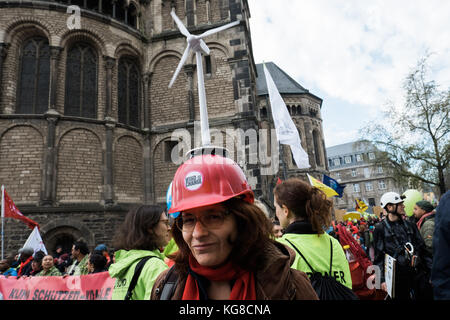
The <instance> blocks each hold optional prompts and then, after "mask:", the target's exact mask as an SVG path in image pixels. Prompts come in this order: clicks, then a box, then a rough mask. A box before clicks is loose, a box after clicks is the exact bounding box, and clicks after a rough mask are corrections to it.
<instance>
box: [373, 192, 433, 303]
mask: <svg viewBox="0 0 450 320" xmlns="http://www.w3.org/2000/svg"><path fill="white" fill-rule="evenodd" d="M404 199H405V197H404V196H400V195H399V194H398V193H395V192H387V193H385V194H383V195H382V197H381V199H380V202H381V207H382V208H383V209H385V210H386V212H387V216H386V218H385V219H384V220H382V221H381V222H379V223H378V224H377V225H376V226H375V231H374V233H373V238H374V249H375V259H374V264H375V265H377V266H378V267H379V268H380V271H381V272H380V276H381V281H380V282H381V289H382V290H384V291H387V286H386V282H385V274H384V271H385V269H384V262H385V255H386V254H388V255H389V256H391V257H392V258H394V259H396V263H395V275H394V279H393V282H394V284H393V288H394V299H401V300H404V299H422V298H423V297H422V295H421V286H423V281H425V282H426V281H428V280H427V279H426V278H424V277H423V274H424V272H423V271H424V270H429V268H430V266H431V260H430V259H429V257H427V255H426V252H425V244H424V242H423V239H422V237H421V236H420V233H419V230H418V229H417V227H416V225H415V224H413V223H411V222H410V221H408V220H407V219H405V205H404V203H403V201H404Z"/></svg>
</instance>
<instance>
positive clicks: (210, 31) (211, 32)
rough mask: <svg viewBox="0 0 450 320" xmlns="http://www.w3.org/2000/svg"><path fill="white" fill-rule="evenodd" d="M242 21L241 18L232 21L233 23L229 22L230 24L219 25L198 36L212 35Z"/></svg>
mask: <svg viewBox="0 0 450 320" xmlns="http://www.w3.org/2000/svg"><path fill="white" fill-rule="evenodd" d="M240 23H241V21H240V20H236V21H234V22H231V23H228V24H226V25H224V26H221V27H217V28H215V29H211V30H208V31H206V32H204V33H202V34H201V35H199V36H198V37H199V38H204V37H207V36H210V35H212V34H214V33H217V32H220V31H222V30H225V29H228V28H231V27H234V26H237V25H238V24H240Z"/></svg>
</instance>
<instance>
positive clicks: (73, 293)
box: [0, 271, 116, 300]
mask: <svg viewBox="0 0 450 320" xmlns="http://www.w3.org/2000/svg"><path fill="white" fill-rule="evenodd" d="M115 281H116V279H113V278H111V277H110V276H109V273H108V272H107V271H106V272H100V273H94V274H89V275H85V276H67V277H21V278H19V279H17V278H16V277H4V276H0V294H1V296H0V300H1V299H3V300H111V296H112V292H113V290H114V283H115Z"/></svg>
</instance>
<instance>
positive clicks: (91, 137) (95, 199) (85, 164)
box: [55, 126, 105, 203]
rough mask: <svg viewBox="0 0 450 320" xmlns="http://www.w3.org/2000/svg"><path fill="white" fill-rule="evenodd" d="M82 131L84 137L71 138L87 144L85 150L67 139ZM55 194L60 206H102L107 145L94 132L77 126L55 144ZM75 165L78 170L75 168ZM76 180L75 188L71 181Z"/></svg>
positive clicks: (60, 137) (62, 135)
mask: <svg viewBox="0 0 450 320" xmlns="http://www.w3.org/2000/svg"><path fill="white" fill-rule="evenodd" d="M76 130H80V131H82V132H83V134H84V135H83V136H80V135H77V136H75V135H74V137H72V139H73V141H74V142H75V140H76V141H77V143H80V141H82V142H84V144H82V145H81V146H82V148H83V150H82V151H81V152H78V151H77V150H78V148H79V147H78V146H73V145H72V143H71V142H70V141H67V140H66V141H65V142H63V141H64V140H65V138H66V137H67V136H68V135H69V134H70V133H72V132H74V131H76ZM55 150H56V154H57V156H56V159H57V160H56V166H55V167H56V169H55V181H56V184H55V195H56V201H57V203H64V202H65V203H73V202H76V203H79V202H90V203H99V202H100V203H101V201H102V199H103V196H104V170H105V169H104V167H105V164H104V153H105V145H104V143H102V139H100V138H99V136H98V134H96V133H95V132H94V131H93V130H91V129H89V128H85V127H83V126H77V127H74V128H70V129H68V130H66V131H64V132H63V133H62V134H61V135H60V136H59V137H58V138H57V142H56V144H55ZM75 165H76V166H79V167H77V169H76V170H73V168H74V167H75ZM70 180H71V181H77V183H76V184H75V185H74V184H73V183H70V182H69V181H70Z"/></svg>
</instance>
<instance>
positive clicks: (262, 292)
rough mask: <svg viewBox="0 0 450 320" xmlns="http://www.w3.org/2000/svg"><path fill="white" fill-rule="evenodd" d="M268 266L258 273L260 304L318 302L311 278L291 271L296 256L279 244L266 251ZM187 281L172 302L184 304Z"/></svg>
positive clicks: (158, 285)
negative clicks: (276, 301) (264, 301)
mask: <svg viewBox="0 0 450 320" xmlns="http://www.w3.org/2000/svg"><path fill="white" fill-rule="evenodd" d="M264 255H265V256H266V259H265V261H266V263H265V264H264V266H263V268H261V269H260V270H258V271H257V272H256V276H255V282H256V299H257V300H318V297H317V294H316V292H315V291H314V289H313V287H312V286H311V282H310V281H309V278H308V276H307V275H306V274H305V273H304V272H302V271H299V270H295V269H292V268H290V266H291V264H292V263H293V262H294V258H295V252H294V251H293V250H292V249H291V248H289V247H287V246H285V245H283V244H281V243H278V242H273V243H271V244H270V245H269V246H268V247H267V248H266V250H265V252H264ZM168 271H169V269H168V270H165V271H163V272H162V273H161V274H160V275H159V276H158V278H157V279H156V282H155V284H154V286H153V290H152V295H151V299H152V300H159V297H160V294H161V292H162V288H163V287H164V284H165V280H166V279H165V278H166V275H167V272H168ZM185 284H186V278H185V277H184V278H182V279H181V278H180V279H179V280H178V283H177V286H176V289H175V292H174V294H173V296H172V300H181V297H182V295H183V291H184V286H185Z"/></svg>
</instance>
